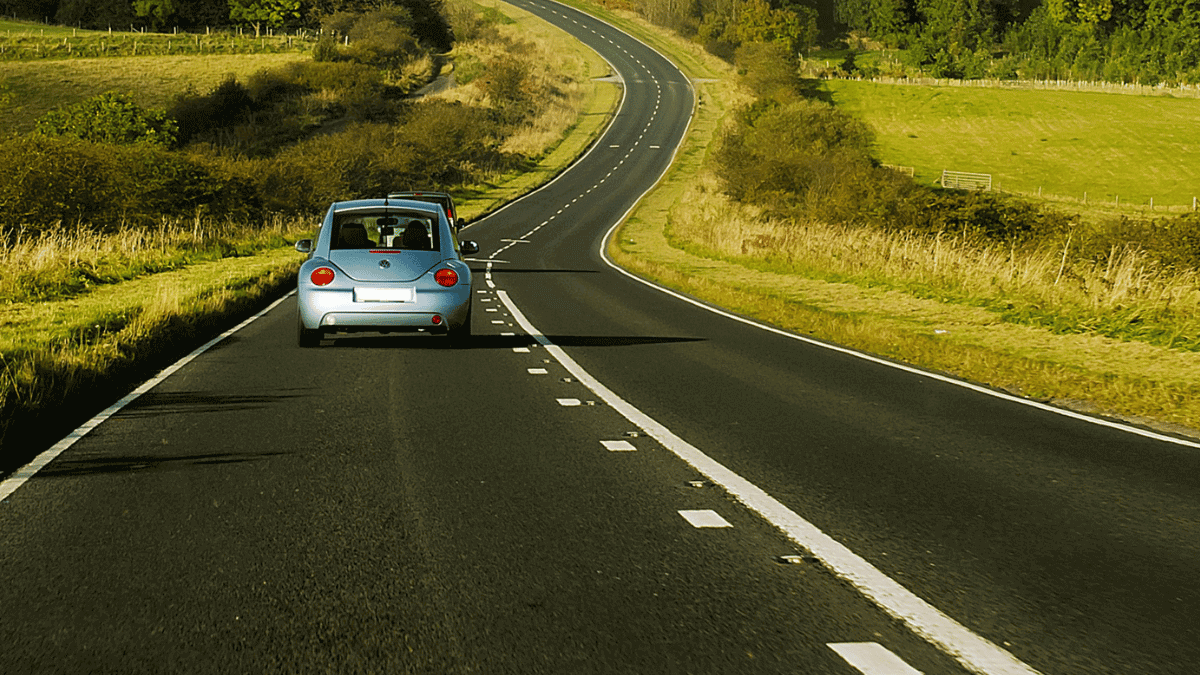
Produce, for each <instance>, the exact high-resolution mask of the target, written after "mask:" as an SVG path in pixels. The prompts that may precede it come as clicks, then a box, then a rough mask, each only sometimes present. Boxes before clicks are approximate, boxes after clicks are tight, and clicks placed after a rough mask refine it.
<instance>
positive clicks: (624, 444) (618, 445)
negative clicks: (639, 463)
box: [600, 441, 637, 452]
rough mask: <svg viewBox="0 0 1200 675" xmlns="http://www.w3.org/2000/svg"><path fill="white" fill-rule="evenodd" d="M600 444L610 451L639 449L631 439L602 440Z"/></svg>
mask: <svg viewBox="0 0 1200 675" xmlns="http://www.w3.org/2000/svg"><path fill="white" fill-rule="evenodd" d="M600 444H601V445H603V446H604V449H605V450H608V451H609V452H633V451H635V450H637V448H635V447H633V444H632V443H630V442H629V441H600Z"/></svg>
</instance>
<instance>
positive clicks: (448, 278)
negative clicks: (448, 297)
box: [433, 269, 458, 288]
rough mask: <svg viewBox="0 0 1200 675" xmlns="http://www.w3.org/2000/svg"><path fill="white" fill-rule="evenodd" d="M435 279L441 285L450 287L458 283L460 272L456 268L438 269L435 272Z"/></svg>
mask: <svg viewBox="0 0 1200 675" xmlns="http://www.w3.org/2000/svg"><path fill="white" fill-rule="evenodd" d="M433 280H434V281H436V282H438V285H439V286H445V287H446V288H449V287H451V286H453V285H455V284H457V283H458V272H455V271H454V270H446V269H442V270H438V271H436V272H434V273H433Z"/></svg>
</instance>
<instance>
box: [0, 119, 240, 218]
mask: <svg viewBox="0 0 1200 675" xmlns="http://www.w3.org/2000/svg"><path fill="white" fill-rule="evenodd" d="M254 194H255V193H254V191H253V184H252V183H251V182H250V181H248V180H247V179H246V178H245V177H244V176H240V175H237V174H235V173H232V172H230V171H227V170H223V169H221V168H220V167H217V166H214V165H212V164H210V163H208V162H205V161H202V160H199V159H197V158H195V157H192V156H189V155H185V154H181V153H179V152H171V151H168V150H166V149H163V148H160V147H156V146H151V145H144V144H143V145H129V146H111V145H105V144H96V143H91V142H88V141H82V140H79V139H73V138H56V137H49V136H37V135H34V136H26V137H18V138H15V139H11V140H9V141H5V142H4V143H2V144H0V227H3V228H5V229H11V228H17V227H24V228H26V229H28V230H31V231H37V230H42V229H46V228H48V227H50V226H53V225H55V224H58V223H61V224H62V225H65V226H73V225H76V224H80V223H86V224H90V225H93V226H95V227H96V228H98V229H115V228H117V227H119V226H121V225H124V224H133V225H138V224H149V223H155V222H158V220H159V219H160V217H161V216H164V215H168V216H169V215H192V214H194V213H196V212H197V211H198V210H201V211H207V212H209V213H214V214H226V215H233V216H240V217H246V216H252V215H254V216H257V215H259V214H260V208H259V205H258V200H257V198H256V197H255V196H254Z"/></svg>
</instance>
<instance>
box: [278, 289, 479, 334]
mask: <svg viewBox="0 0 1200 675" xmlns="http://www.w3.org/2000/svg"><path fill="white" fill-rule="evenodd" d="M299 298H300V305H299V310H300V322H301V323H302V324H303V325H304V327H305V328H308V329H310V330H311V329H321V330H325V331H343V330H345V331H361V330H376V329H385V330H406V329H407V330H417V329H420V328H429V329H434V330H445V329H447V328H458V327H459V326H461V325H462V324H463V322H464V321H466V320H467V313H468V309H469V308H470V302H471V289H470V287H469V286H466V285H463V286H461V287H455V288H452V289H447V290H445V291H432V292H431V291H424V292H418V293H417V294H416V298H415V301H414V302H354V294H353V292H352V291H351V290H333V289H329V290H324V289H320V290H318V289H301V292H300V294H299ZM435 315H436V316H440V317H441V318H442V320H441V322H439V323H435V322H434V316H435Z"/></svg>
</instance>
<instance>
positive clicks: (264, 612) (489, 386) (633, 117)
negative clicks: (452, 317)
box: [0, 0, 1200, 675]
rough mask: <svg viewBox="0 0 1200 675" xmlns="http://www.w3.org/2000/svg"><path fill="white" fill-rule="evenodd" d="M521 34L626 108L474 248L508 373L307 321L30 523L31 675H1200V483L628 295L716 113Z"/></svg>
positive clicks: (11, 659)
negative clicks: (671, 188)
mask: <svg viewBox="0 0 1200 675" xmlns="http://www.w3.org/2000/svg"><path fill="white" fill-rule="evenodd" d="M514 4H518V5H519V6H521V7H523V8H525V9H527V10H529V11H532V12H534V13H536V14H538V15H539V16H542V17H544V18H545V19H546V20H548V21H550V22H552V23H555V24H557V25H559V26H562V27H563V28H564V29H565V30H567V31H569V32H571V33H572V34H574V35H576V36H578V37H579V38H580V39H581V40H583V41H584V42H585V43H587V44H589V45H591V46H593V47H594V48H595V49H597V51H599V52H600V53H601V54H603V55H604V56H605V57H606V58H607V59H608V60H609V61H610V63H612V64H613V67H614V70H615V71H616V72H617V73H618V74H619V76H620V79H621V80H622V81H623V86H624V88H625V92H626V95H625V100H624V103H623V106H622V108H621V110H620V112H619V113H618V115H617V116H616V118H615V120H614V122H613V124H612V126H611V127H610V128H609V129H608V131H607V132H606V134H605V135H604V137H603V138H602V139H601V140H600V141H599V142H598V143H597V144H596V146H595V147H594V149H593V150H592V151H591V152H590V153H589V154H588V155H587V156H585V157H584V158H583V159H582V160H581V161H580V162H579V163H578V164H577V165H575V166H574V167H573V168H572V169H571V170H570V171H568V172H567V173H565V174H563V175H562V176H561V177H560V178H559V179H558V180H556V181H554V182H553V183H551V184H550V185H548V186H547V187H545V188H543V189H542V190H539V191H538V192H536V193H534V194H532V195H530V196H529V197H527V198H525V199H523V200H521V201H519V202H517V203H515V204H513V205H511V206H510V207H508V208H506V209H503V210H501V211H499V212H497V213H496V214H494V215H492V216H491V217H489V218H487V219H485V220H482V221H480V222H478V223H476V224H473V225H472V226H471V227H470V228H469V229H468V230H467V235H465V236H469V237H470V238H473V239H476V240H477V241H478V242H479V243H480V245H481V250H482V253H481V255H480V256H479V260H478V262H476V263H473V266H474V267H476V268H477V270H478V272H479V274H478V275H477V278H476V281H475V291H476V296H475V297H476V303H477V304H476V311H475V317H474V319H475V332H476V339H475V341H474V344H473V345H472V347H471V348H469V349H464V350H451V349H445V348H443V345H442V342H441V341H440V340H438V339H436V338H430V337H426V336H375V337H373V336H357V337H352V338H347V339H343V340H337V341H333V342H326V343H325V346H324V348H322V349H317V350H300V349H298V348H296V347H295V346H294V327H295V324H294V312H295V300H294V298H285V299H284V300H283V301H281V302H280V303H279V304H278V305H277V306H275V307H273V308H272V309H271V310H269V311H267V312H265V313H264V314H263V315H262V316H261V317H260V318H258V319H257V320H255V321H252V322H250V323H248V324H247V325H246V326H244V327H243V328H241V329H240V330H238V331H237V332H234V333H233V334H232V335H230V336H229V337H227V338H226V339H224V340H222V341H220V342H219V343H218V344H217V345H216V346H215V347H213V348H211V349H209V350H208V351H206V352H204V353H203V354H201V355H199V356H197V357H196V358H194V359H193V360H190V361H189V362H187V363H186V364H183V365H182V366H181V367H180V368H178V370H176V371H175V372H173V374H171V375H170V376H169V377H166V378H163V379H161V380H160V381H156V382H155V383H152V387H150V388H148V390H147V391H146V392H145V393H143V394H142V395H141V396H139V397H138V398H136V399H134V400H133V401H132V402H131V403H129V404H128V405H126V406H125V407H124V408H122V409H121V410H119V411H118V412H116V413H115V414H113V415H112V416H111V417H110V418H108V419H107V420H106V421H104V422H103V423H102V424H99V425H98V426H96V427H95V428H94V429H93V430H92V431H91V432H90V433H89V434H87V435H86V436H84V437H82V438H81V439H79V440H78V441H77V442H76V443H75V444H74V445H72V446H71V447H70V448H69V449H67V450H66V451H65V452H63V453H62V454H61V455H60V456H58V457H57V458H56V459H54V460H53V461H52V462H50V463H49V464H48V465H47V466H45V467H44V468H43V469H42V470H41V471H40V472H38V473H37V474H36V475H34V476H33V477H32V478H30V479H29V480H28V481H27V482H25V483H23V484H21V485H20V486H19V487H17V489H16V490H15V491H13V492H11V494H8V495H7V496H6V497H4V498H3V501H0V578H2V579H3V580H4V583H3V585H0V641H2V644H3V645H4V649H3V650H0V672H4V673H26V672H29V673H54V672H63V673H78V672H213V673H228V672H289V673H290V672H384V673H393V672H397V673H399V672H414V673H466V672H483V673H508V672H511V673H567V672H569V673H593V672H594V673H759V672H764V673H841V674H846V675H854V674H856V673H867V674H868V675H884V674H887V675H899V674H902V673H912V672H914V670H915V671H918V672H923V673H929V674H932V673H963V672H987V673H1017V672H1025V673H1028V672H1042V673H1047V674H1051V673H1053V674H1067V673H1079V674H1088V675H1094V674H1098V673H1136V674H1146V673H1190V672H1193V671H1194V670H1195V667H1194V664H1195V663H1197V662H1200V640H1198V639H1197V638H1198V637H1200V629H1197V627H1198V626H1200V611H1198V609H1197V608H1200V583H1198V582H1197V581H1196V579H1197V578H1198V577H1200V551H1198V550H1197V548H1198V545H1197V542H1200V536H1198V535H1200V471H1198V470H1197V469H1200V454H1198V452H1197V447H1195V446H1194V445H1188V444H1184V443H1177V442H1172V441H1171V440H1170V439H1164V438H1157V437H1153V436H1146V435H1138V434H1134V433H1131V432H1129V431H1126V430H1121V429H1117V428H1112V427H1109V426H1103V425H1100V424H1096V423H1094V422H1093V421H1090V420H1087V419H1080V418H1078V417H1073V416H1066V415H1062V414H1059V413H1057V412H1054V411H1052V410H1047V409H1044V408H1040V407H1035V406H1030V405H1027V404H1024V403H1021V402H1015V401H1012V400H1010V399H1006V398H1002V397H998V396H996V395H993V394H991V393H989V392H987V391H984V390H979V389H973V388H968V387H964V386H962V385H961V384H959V383H955V382H952V381H947V380H945V379H941V378H937V377H934V376H931V375H929V374H925V373H920V372H917V371H912V370H909V369H902V368H897V367H894V366H892V365H889V364H886V363H880V362H878V361H874V360H870V359H866V358H862V357H861V356H860V355H856V354H853V353H849V352H845V351H840V350H836V349H832V348H830V347H829V346H826V345H821V344H820V343H814V342H811V341H805V340H801V339H797V338H796V337H794V336H788V335H786V334H780V333H778V332H772V331H768V330H764V329H763V328H761V327H757V326H754V325H751V324H748V323H746V322H743V321H739V320H737V319H736V318H734V317H729V316H725V315H721V314H718V313H714V312H713V311H710V309H709V308H706V307H703V306H701V305H700V304H698V303H694V302H688V301H686V300H685V299H681V298H677V297H675V296H673V295H670V294H668V293H664V292H662V291H661V290H658V289H655V288H652V287H650V286H648V285H646V284H644V283H642V282H639V281H637V280H635V279H633V278H631V277H629V276H628V275H626V274H624V273H622V272H620V271H619V270H617V269H615V268H614V267H613V266H611V265H610V264H608V263H607V262H606V261H605V259H604V258H603V256H602V254H601V253H600V251H601V247H602V241H603V238H604V236H605V234H606V232H607V231H608V230H609V228H610V227H611V226H612V225H613V224H614V223H615V222H617V221H618V220H619V219H620V218H621V216H622V215H623V214H624V213H625V212H626V211H627V210H628V209H629V208H630V207H631V206H632V205H633V204H634V202H635V201H636V199H637V198H638V195H640V194H641V193H642V192H643V191H644V190H645V189H647V188H648V187H649V186H650V185H651V184H652V183H653V182H654V181H655V180H656V179H657V177H658V176H659V175H660V174H661V173H662V171H663V170H664V168H665V166H666V165H667V163H668V162H669V161H670V158H671V154H672V152H673V149H674V147H675V146H676V144H677V143H678V140H679V138H680V136H681V134H682V133H683V131H684V130H685V128H686V125H687V121H688V119H689V116H690V113H691V108H692V101H693V94H692V89H691V86H690V85H689V83H688V82H687V81H686V79H685V78H684V77H683V76H682V75H681V74H680V73H679V72H678V70H677V69H675V68H674V67H673V66H672V65H671V64H670V63H668V62H667V61H666V60H665V59H664V58H663V57H662V56H660V55H658V54H656V53H655V52H653V51H652V50H650V49H649V48H647V47H645V46H644V45H642V44H640V43H638V42H637V41H635V40H633V39H631V38H629V37H628V36H626V35H624V34H622V33H620V32H619V31H617V30H616V29H614V28H613V27H611V26H609V25H607V24H605V23H602V22H599V21H596V20H594V19H591V18H590V17H588V16H586V15H584V14H581V13H579V12H576V11H575V10H572V9H569V8H566V7H564V6H561V5H556V4H554V3H550V2H545V1H544V0H537V1H536V2H519V3H514ZM7 485H9V486H10V487H11V486H12V485H14V484H13V483H12V482H9V483H7ZM4 492H5V489H3V488H0V494H3V493H4Z"/></svg>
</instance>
